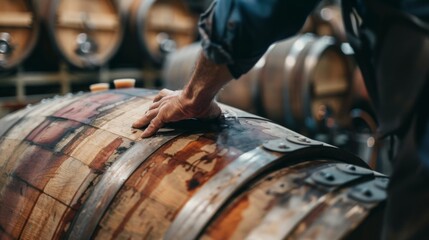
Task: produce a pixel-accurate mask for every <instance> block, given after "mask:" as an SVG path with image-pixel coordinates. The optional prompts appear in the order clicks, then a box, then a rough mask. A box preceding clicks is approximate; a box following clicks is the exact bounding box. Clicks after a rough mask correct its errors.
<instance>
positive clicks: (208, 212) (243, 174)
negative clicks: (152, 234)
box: [164, 146, 308, 239]
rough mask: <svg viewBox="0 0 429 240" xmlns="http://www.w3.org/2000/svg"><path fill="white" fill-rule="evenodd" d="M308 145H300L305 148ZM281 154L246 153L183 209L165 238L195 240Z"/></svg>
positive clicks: (278, 158) (259, 150) (220, 173)
mask: <svg viewBox="0 0 429 240" xmlns="http://www.w3.org/2000/svg"><path fill="white" fill-rule="evenodd" d="M306 147H308V146H298V147H297V148H294V150H296V149H298V148H306ZM281 156H282V155H280V154H278V153H277V154H274V153H273V152H269V151H265V150H263V149H262V148H261V147H258V148H256V149H254V150H251V151H249V152H247V153H244V154H243V155H241V156H240V157H239V158H237V159H236V160H235V161H234V162H232V163H231V164H229V165H228V166H227V167H226V168H225V169H223V170H222V171H221V172H219V173H218V174H216V175H215V176H214V177H213V178H212V179H210V181H209V182H207V183H206V184H205V185H204V186H203V188H202V189H201V190H200V191H198V192H197V193H196V194H195V195H194V196H193V197H192V198H191V199H190V200H189V201H188V202H187V203H186V204H185V206H184V207H183V208H182V209H181V211H180V212H179V214H178V215H177V217H176V218H175V219H174V221H173V223H172V224H171V226H170V227H169V229H168V230H167V233H166V235H165V237H164V238H165V239H196V238H197V237H198V236H199V235H200V234H201V231H203V230H204V228H205V226H206V225H207V224H208V223H209V221H210V220H211V219H212V218H213V216H214V215H215V214H216V212H217V211H218V210H219V209H220V208H221V207H222V206H223V204H225V203H226V201H227V200H228V199H229V198H230V197H231V196H232V195H233V194H234V193H235V192H236V191H237V190H238V189H240V188H241V187H242V186H244V185H245V184H247V183H248V182H249V181H251V180H252V179H253V178H254V177H255V176H257V174H258V173H260V172H261V171H264V170H266V169H267V168H268V167H269V166H271V165H272V164H275V163H276V162H277V161H282V157H281Z"/></svg>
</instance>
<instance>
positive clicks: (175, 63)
mask: <svg viewBox="0 0 429 240" xmlns="http://www.w3.org/2000/svg"><path fill="white" fill-rule="evenodd" d="M201 51H202V48H201V43H200V42H196V43H193V44H191V45H189V46H186V47H184V48H181V49H178V50H177V51H175V52H174V53H172V54H168V55H167V57H166V60H165V63H164V66H163V70H162V79H163V86H164V87H165V88H168V89H172V90H179V89H182V88H183V87H184V86H185V85H186V83H187V82H188V81H189V79H190V77H191V74H192V72H193V70H194V68H195V63H196V62H197V59H198V57H199V55H200V54H201Z"/></svg>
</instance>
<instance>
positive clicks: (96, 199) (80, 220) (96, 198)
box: [67, 131, 183, 240]
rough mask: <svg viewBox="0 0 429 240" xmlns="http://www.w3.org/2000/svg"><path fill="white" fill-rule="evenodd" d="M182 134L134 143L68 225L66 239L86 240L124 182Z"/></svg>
mask: <svg viewBox="0 0 429 240" xmlns="http://www.w3.org/2000/svg"><path fill="white" fill-rule="evenodd" d="M182 133H183V131H175V132H173V133H171V134H163V135H161V136H156V137H152V138H146V139H143V140H141V141H140V142H137V143H136V144H135V145H134V146H133V147H131V148H130V149H129V150H128V151H126V152H125V153H124V155H122V156H121V157H120V158H119V159H118V160H117V161H115V162H114V163H113V164H112V166H111V167H110V168H109V169H108V170H107V171H106V173H104V175H103V177H102V178H101V180H100V182H99V183H97V185H96V186H95V187H94V190H93V191H92V192H91V194H90V196H89V197H88V199H87V200H86V202H85V203H84V205H83V206H82V207H81V210H80V212H79V213H78V214H77V216H76V217H75V218H74V221H73V222H72V224H71V227H70V230H69V233H68V236H67V239H76V240H80V239H90V238H91V236H92V235H93V233H94V231H95V230H96V228H97V226H98V223H99V221H100V220H101V218H102V217H103V214H104V213H105V211H106V210H107V208H108V207H109V205H110V203H111V202H112V201H113V199H114V197H115V195H116V194H117V193H118V192H119V190H120V189H121V187H122V186H123V185H124V183H125V181H126V180H127V179H128V178H129V177H130V176H131V175H132V174H133V173H134V171H135V170H136V169H137V168H138V167H139V166H140V165H141V164H142V163H143V162H144V161H145V160H146V159H148V157H149V156H150V155H152V154H153V153H154V152H155V151H157V150H158V149H159V148H160V147H162V146H163V145H164V144H165V143H167V142H169V141H170V140H172V139H174V138H176V137H178V136H179V135H180V134H182Z"/></svg>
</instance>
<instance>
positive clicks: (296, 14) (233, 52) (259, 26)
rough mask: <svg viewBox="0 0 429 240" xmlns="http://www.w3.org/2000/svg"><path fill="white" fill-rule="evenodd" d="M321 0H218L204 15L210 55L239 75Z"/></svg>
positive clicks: (294, 30) (295, 29) (204, 40)
mask: <svg viewBox="0 0 429 240" xmlns="http://www.w3.org/2000/svg"><path fill="white" fill-rule="evenodd" d="M318 1H319V0H305V1H303V0H219V1H217V2H214V3H213V4H212V5H211V7H210V8H209V9H208V10H207V11H206V12H205V13H204V14H202V15H201V18H200V22H199V29H200V34H201V37H202V45H203V49H204V53H205V55H206V57H207V58H209V59H211V60H212V61H214V62H216V63H218V64H227V65H228V68H229V70H230V72H231V74H232V75H233V76H234V77H235V78H238V77H240V75H242V74H243V73H246V72H247V71H249V70H250V68H252V67H253V65H254V64H255V63H256V62H257V61H258V59H259V58H260V57H261V56H262V55H263V54H264V53H265V51H266V50H267V49H268V47H269V46H270V45H271V44H272V43H274V42H276V41H278V40H281V39H284V38H286V37H289V36H291V35H293V34H296V33H297V32H298V31H299V29H300V28H301V26H302V25H303V23H304V21H305V19H306V17H307V15H308V14H309V13H310V11H311V10H312V9H313V8H314V6H315V5H316V3H317V2H318Z"/></svg>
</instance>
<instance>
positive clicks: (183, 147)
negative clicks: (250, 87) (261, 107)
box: [0, 89, 376, 239]
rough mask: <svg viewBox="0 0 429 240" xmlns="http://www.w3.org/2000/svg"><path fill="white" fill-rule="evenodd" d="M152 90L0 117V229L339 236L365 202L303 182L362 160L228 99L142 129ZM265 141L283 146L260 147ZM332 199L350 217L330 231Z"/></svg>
mask: <svg viewBox="0 0 429 240" xmlns="http://www.w3.org/2000/svg"><path fill="white" fill-rule="evenodd" d="M155 94H156V92H154V91H152V90H138V89H128V90H126V89H124V90H112V91H107V92H102V93H93V94H83V95H75V96H66V97H61V98H57V99H50V100H46V101H44V103H41V104H37V105H35V106H33V107H30V108H28V109H25V110H23V111H21V112H17V113H14V114H11V115H9V116H8V117H7V118H5V119H2V120H0V133H1V136H0V237H1V238H2V239H18V238H22V239H87V238H95V239H129V238H138V239H141V238H143V239H145V238H148V239H161V238H170V239H171V238H173V239H174V238H181V237H182V236H183V237H186V238H188V237H189V238H190V239H191V238H194V237H203V238H204V239H243V238H246V237H249V238H250V237H251V236H264V237H271V238H275V236H278V237H279V238H282V237H284V236H286V235H285V234H291V236H293V237H295V236H297V237H299V236H301V235H302V236H304V235H305V236H315V235H318V236H328V237H332V238H341V237H342V236H344V235H345V234H347V233H348V232H349V231H351V230H352V229H354V228H355V227H356V226H357V225H359V223H360V222H361V221H364V220H363V217H365V216H367V214H368V213H369V212H370V211H371V208H372V206H368V205H362V204H360V203H358V202H357V201H355V200H351V199H348V198H347V196H345V195H344V194H346V190H344V191H340V193H341V194H342V195H341V194H340V195H335V194H333V193H331V192H330V191H331V190H330V188H324V187H317V186H316V185H314V184H313V185H312V183H311V182H307V181H304V180H303V179H305V178H308V176H309V175H310V174H311V172H312V171H316V170H318V168H319V167H323V166H325V165H326V164H327V163H328V162H333V161H342V162H348V163H353V164H356V165H361V166H363V165H364V163H362V162H361V161H360V160H358V159H356V158H355V157H354V156H351V155H349V154H348V153H345V152H342V151H340V150H338V149H336V148H335V147H332V146H329V145H326V144H321V143H315V142H312V143H315V144H314V145H312V144H309V145H308V144H305V143H300V142H299V141H298V142H297V141H292V140H287V139H291V138H293V139H298V138H302V136H301V135H299V134H297V133H294V132H292V131H290V130H288V129H286V128H284V127H281V126H279V125H276V124H273V123H270V122H268V121H266V120H265V119H263V118H260V117H258V116H255V115H252V114H249V113H246V112H243V111H240V110H237V109H235V108H232V107H229V106H226V105H221V108H222V110H223V112H224V116H223V118H222V119H218V120H216V121H211V122H210V121H209V122H201V121H197V120H189V121H184V122H181V123H177V124H169V125H168V127H171V128H173V130H174V131H173V132H167V133H161V132H160V133H157V134H156V135H155V136H154V137H152V138H147V139H141V137H140V136H141V133H142V130H141V129H133V128H131V124H132V123H133V122H134V121H135V120H136V119H138V118H139V117H141V115H142V114H144V112H145V111H146V110H147V109H148V107H149V106H150V103H151V102H152V100H153V97H154V95H155ZM56 103H58V105H57V104H56ZM1 123H6V124H4V125H2V124H1ZM2 126H3V127H2ZM271 140H282V142H283V143H284V144H286V145H285V146H286V148H287V149H288V150H287V151H285V152H283V153H278V152H276V151H272V150H269V148H265V147H264V144H265V143H266V142H267V141H271ZM313 159H322V160H323V159H326V160H327V161H322V162H320V161H311V160H313ZM272 172H273V173H272ZM271 173H272V174H271ZM270 174H271V175H270ZM330 194H331V195H332V197H329V198H328V197H326V196H328V195H329V196H330ZM344 196H345V197H344ZM320 197H323V198H320ZM325 199H328V200H329V201H324V200H325ZM375 205H376V204H374V206H375ZM356 206H358V207H356ZM292 208H293V209H292ZM338 209H341V211H340V212H341V214H343V215H347V216H350V217H348V218H347V219H346V220H344V221H342V225H341V226H343V227H344V231H336V232H335V231H333V229H335V228H336V227H335V226H337V225H335V224H333V223H334V222H332V221H330V218H329V217H326V216H329V215H332V214H337V213H338V211H339V210H338ZM356 209H357V210H359V209H364V210H365V211H360V210H359V211H357V210H356ZM316 210H317V211H316ZM355 213H362V214H356V215H354V214H355ZM272 219H276V220H278V221H276V222H278V223H276V224H272ZM302 224H304V225H305V227H302ZM275 226H280V227H282V229H283V230H282V231H279V232H278V233H279V234H278V235H275V232H273V231H266V230H267V229H271V228H272V227H275ZM285 226H286V227H285ZM321 226H323V227H321ZM325 228H326V229H327V231H326V232H323V233H320V231H321V230H320V229H325ZM284 229H286V230H287V231H286V232H285V231H284ZM166 232H170V235H166ZM175 232H177V233H178V234H173V235H171V233H175ZM262 233H263V234H262Z"/></svg>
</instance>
